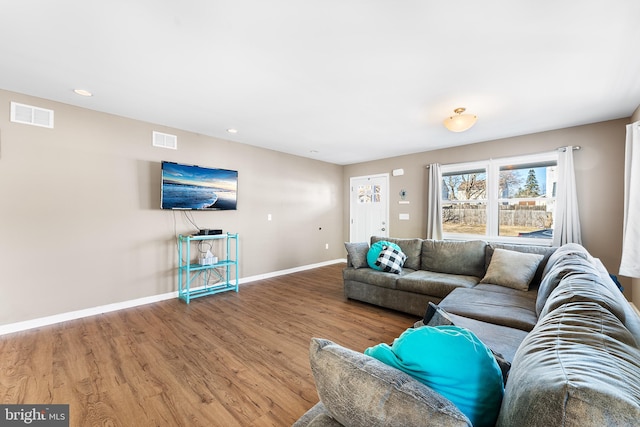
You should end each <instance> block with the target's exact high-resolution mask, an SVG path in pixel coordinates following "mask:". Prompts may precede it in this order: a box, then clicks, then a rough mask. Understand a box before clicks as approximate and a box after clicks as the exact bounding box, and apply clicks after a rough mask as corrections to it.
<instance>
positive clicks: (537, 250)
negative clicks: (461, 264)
mask: <svg viewBox="0 0 640 427" xmlns="http://www.w3.org/2000/svg"><path fill="white" fill-rule="evenodd" d="M496 249H507V250H510V251H516V252H522V253H525V254H536V255H542V260H541V261H540V264H539V265H538V269H537V270H536V274H535V275H534V276H533V280H532V281H531V284H530V285H529V288H530V289H531V288H535V287H537V286H538V285H539V284H540V281H541V280H542V273H543V272H544V268H545V266H546V265H547V261H548V260H549V257H550V256H551V254H553V253H554V252H555V251H556V249H558V248H557V247H555V246H534V245H514V244H509V243H496V242H491V243H489V244H487V248H486V251H485V269H487V268H489V264H491V258H492V257H493V252H494V251H495V250H496Z"/></svg>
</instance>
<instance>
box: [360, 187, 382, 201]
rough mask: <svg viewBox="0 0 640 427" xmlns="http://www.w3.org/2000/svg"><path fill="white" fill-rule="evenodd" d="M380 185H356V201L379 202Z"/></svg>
mask: <svg viewBox="0 0 640 427" xmlns="http://www.w3.org/2000/svg"><path fill="white" fill-rule="evenodd" d="M380 201H381V199H380V186H379V185H375V184H374V185H371V184H367V185H359V186H358V203H380Z"/></svg>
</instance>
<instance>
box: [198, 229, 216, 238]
mask: <svg viewBox="0 0 640 427" xmlns="http://www.w3.org/2000/svg"><path fill="white" fill-rule="evenodd" d="M214 234H222V230H218V229H208V228H204V229H202V230H199V231H198V234H197V235H198V236H212V235H214Z"/></svg>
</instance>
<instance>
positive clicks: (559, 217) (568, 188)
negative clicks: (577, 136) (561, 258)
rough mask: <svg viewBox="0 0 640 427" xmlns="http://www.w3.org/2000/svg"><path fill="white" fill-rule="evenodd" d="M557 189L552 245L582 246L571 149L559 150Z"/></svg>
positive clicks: (570, 147)
mask: <svg viewBox="0 0 640 427" xmlns="http://www.w3.org/2000/svg"><path fill="white" fill-rule="evenodd" d="M557 182H558V188H557V189H556V190H557V191H556V218H555V224H554V226H553V245H554V246H561V245H564V244H566V243H579V244H582V237H581V236H580V216H579V214H578V196H577V194H576V175H575V172H574V170H573V147H572V146H568V147H564V148H561V149H560V155H559V156H558V181H557Z"/></svg>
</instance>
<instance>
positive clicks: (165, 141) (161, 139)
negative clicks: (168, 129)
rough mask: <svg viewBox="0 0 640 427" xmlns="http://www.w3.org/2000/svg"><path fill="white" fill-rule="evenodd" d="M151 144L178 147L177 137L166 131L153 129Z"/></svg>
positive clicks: (173, 148) (174, 148) (175, 148)
mask: <svg viewBox="0 0 640 427" xmlns="http://www.w3.org/2000/svg"><path fill="white" fill-rule="evenodd" d="M153 146H154V147H161V148H171V149H172V150H177V149H178V137H177V136H175V135H170V134H168V133H162V132H156V131H153Z"/></svg>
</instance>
